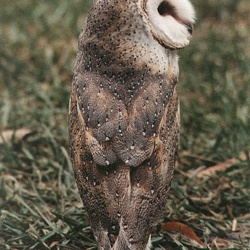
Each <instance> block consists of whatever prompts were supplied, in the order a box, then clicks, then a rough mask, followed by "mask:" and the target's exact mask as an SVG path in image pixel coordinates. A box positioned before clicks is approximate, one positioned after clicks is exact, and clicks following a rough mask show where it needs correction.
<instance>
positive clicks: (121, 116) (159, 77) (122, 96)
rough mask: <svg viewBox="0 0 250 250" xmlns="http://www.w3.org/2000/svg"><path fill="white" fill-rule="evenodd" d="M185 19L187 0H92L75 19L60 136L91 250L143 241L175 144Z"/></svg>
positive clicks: (136, 249)
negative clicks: (78, 27) (79, 24)
mask: <svg viewBox="0 0 250 250" xmlns="http://www.w3.org/2000/svg"><path fill="white" fill-rule="evenodd" d="M194 20H195V13H194V9H193V6H192V4H191V3H190V2H189V1H188V0H94V3H93V7H92V9H91V10H90V12H89V15H88V17H87V19H86V21H85V23H84V26H83V29H82V31H81V34H80V37H79V43H78V53H77V58H76V63H75V68H74V76H73V84H72V92H71V97H70V105H69V141H70V151H71V159H72V165H73V169H74V173H75V177H76V182H77V186H78V189H79V193H80V196H81V199H82V201H83V204H84V206H85V209H86V211H87V213H88V215H89V219H90V224H91V227H92V230H93V233H94V237H95V239H96V242H97V245H98V249H99V250H109V249H112V250H145V249H150V235H151V232H152V228H153V227H154V226H155V225H156V224H157V223H159V220H160V219H161V216H162V213H163V211H164V205H165V202H166V199H167V193H168V190H169V188H170V183H171V180H172V175H173V170H174V165H175V160H176V152H177V147H178V142H179V125H180V119H179V103H178V96H177V89H176V83H177V80H178V73H179V72H178V71H179V70H178V56H177V50H178V49H181V48H184V47H185V46H187V45H188V44H189V41H190V38H191V36H192V27H193V23H194Z"/></svg>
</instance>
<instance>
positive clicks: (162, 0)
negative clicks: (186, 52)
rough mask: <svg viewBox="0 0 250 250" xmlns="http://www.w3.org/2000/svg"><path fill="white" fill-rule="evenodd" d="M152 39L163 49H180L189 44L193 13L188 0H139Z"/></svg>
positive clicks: (193, 18) (193, 19)
mask: <svg viewBox="0 0 250 250" xmlns="http://www.w3.org/2000/svg"><path fill="white" fill-rule="evenodd" d="M141 6H142V9H143V11H144V13H145V16H146V17H147V19H148V20H149V25H150V29H151V33H152V35H153V37H154V38H155V39H156V40H157V41H158V42H159V43H160V44H161V45H162V46H164V47H166V48H170V49H181V48H183V47H185V46H187V45H188V44H189V40H190V38H191V36H192V31H193V23H194V21H195V12H194V8H193V6H192V4H191V3H190V2H189V1H188V0H141Z"/></svg>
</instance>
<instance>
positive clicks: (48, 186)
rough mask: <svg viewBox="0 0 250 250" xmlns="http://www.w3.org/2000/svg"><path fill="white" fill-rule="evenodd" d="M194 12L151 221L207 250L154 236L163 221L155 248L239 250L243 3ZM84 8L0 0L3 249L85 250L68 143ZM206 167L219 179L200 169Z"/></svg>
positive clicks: (244, 120) (247, 80)
mask: <svg viewBox="0 0 250 250" xmlns="http://www.w3.org/2000/svg"><path fill="white" fill-rule="evenodd" d="M193 4H194V5H195V8H196V10H197V23H196V25H195V31H194V36H193V40H192V42H191V44H190V46H189V47H188V48H186V49H185V50H183V51H180V53H179V54H180V81H179V95H180V102H181V143H180V149H179V160H178V164H177V165H178V166H177V168H176V172H175V176H174V180H173V184H172V189H171V192H170V194H169V200H168V202H167V204H166V210H165V215H164V218H163V221H162V223H161V225H163V226H164V225H166V224H167V223H168V222H181V223H184V224H185V225H187V226H189V227H190V228H192V230H193V231H194V232H195V233H196V235H197V236H198V237H199V238H200V239H201V241H202V242H204V243H205V244H206V245H207V248H205V247H203V248H202V247H201V246H197V244H195V243H194V242H193V241H190V238H189V237H187V236H184V235H183V234H179V233H177V232H172V231H168V230H162V231H160V230H159V228H160V226H161V225H159V228H156V229H155V233H154V235H153V237H152V240H153V246H154V247H155V248H160V247H165V248H166V249H245V250H246V249H250V248H249V246H250V234H249V232H250V160H249V158H250V155H249V152H250V143H249V142H250V133H249V131H250V98H249V95H250V29H249V26H250V5H249V0H238V1H235V0H220V1H216V0H208V1H199V0H193ZM89 7H90V3H89V2H88V1H86V0H83V1H80V0H71V1H69V0H60V1H59V0H54V1H49V0H45V1H32V0H22V1H16V0H12V1H8V2H7V1H1V9H0V45H1V46H0V131H1V137H0V192H1V196H0V248H1V249H75V250H77V249H95V241H94V239H93V235H92V233H91V230H90V227H89V222H88V218H87V215H86V213H85V210H84V208H83V206H82V203H81V201H80V198H79V195H78V192H77V189H76V185H75V181H74V176H73V173H72V168H71V163H70V159H69V152H68V138H67V109H68V99H69V93H70V88H71V79H72V69H73V66H74V61H75V56H76V50H77V38H78V35H79V32H80V29H81V26H82V23H83V20H84V17H85V14H86V12H87V10H88V9H89ZM13 133H14V134H13ZM213 166H216V169H217V170H220V171H219V172H210V170H211V167H213ZM200 171H202V172H200ZM209 173H212V174H211V175H209V176H208V175H207V174H209ZM167 246H168V248H167ZM163 249H164V248H163Z"/></svg>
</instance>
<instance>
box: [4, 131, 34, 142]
mask: <svg viewBox="0 0 250 250" xmlns="http://www.w3.org/2000/svg"><path fill="white" fill-rule="evenodd" d="M31 133H32V131H31V130H29V129H27V128H20V129H17V130H11V129H8V130H4V131H2V132H0V144H3V143H8V142H10V141H11V140H12V139H14V142H15V143H17V142H19V141H21V140H22V139H23V138H24V137H25V136H26V135H29V134H31Z"/></svg>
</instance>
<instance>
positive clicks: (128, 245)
mask: <svg viewBox="0 0 250 250" xmlns="http://www.w3.org/2000/svg"><path fill="white" fill-rule="evenodd" d="M135 238H136V235H135ZM150 249H151V235H149V237H148V241H147V242H146V243H145V237H143V239H142V240H136V241H131V240H130V239H129V236H128V233H127V232H125V231H124V230H123V228H122V227H121V228H120V232H119V235H118V237H117V239H116V242H115V244H114V245H113V247H112V250H150Z"/></svg>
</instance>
